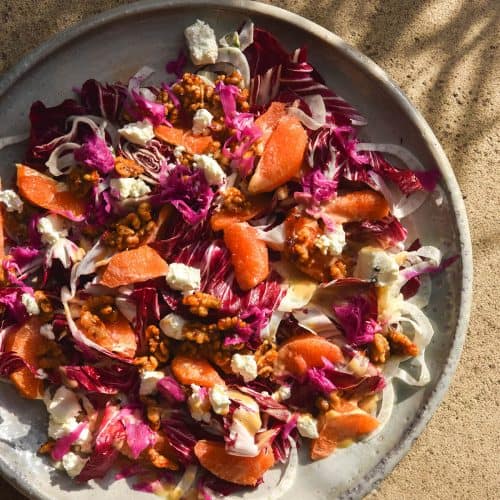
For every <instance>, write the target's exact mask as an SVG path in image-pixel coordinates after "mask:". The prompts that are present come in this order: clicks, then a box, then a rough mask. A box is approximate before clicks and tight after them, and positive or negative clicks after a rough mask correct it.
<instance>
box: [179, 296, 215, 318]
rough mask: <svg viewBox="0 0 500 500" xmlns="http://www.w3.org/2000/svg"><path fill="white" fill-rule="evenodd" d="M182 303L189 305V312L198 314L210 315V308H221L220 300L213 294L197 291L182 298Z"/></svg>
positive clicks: (202, 315)
mask: <svg viewBox="0 0 500 500" xmlns="http://www.w3.org/2000/svg"><path fill="white" fill-rule="evenodd" d="M182 303H183V304H184V305H185V306H188V307H189V312H190V313H191V314H195V315H196V316H201V317H205V316H208V311H209V309H219V307H220V300H219V299H218V298H217V297H214V296H213V295H210V294H208V293H203V292H195V293H193V294H191V295H187V296H186V297H184V298H183V299H182Z"/></svg>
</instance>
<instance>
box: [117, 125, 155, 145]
mask: <svg viewBox="0 0 500 500" xmlns="http://www.w3.org/2000/svg"><path fill="white" fill-rule="evenodd" d="M118 132H119V133H120V135H121V136H122V137H125V139H127V141H130V142H132V143H134V144H138V145H139V146H145V145H146V144H147V143H148V142H149V141H150V140H151V139H153V138H154V136H155V132H154V129H153V125H152V124H151V123H150V122H149V121H148V120H143V121H142V122H134V123H127V124H126V125H124V126H123V128H120V129H118Z"/></svg>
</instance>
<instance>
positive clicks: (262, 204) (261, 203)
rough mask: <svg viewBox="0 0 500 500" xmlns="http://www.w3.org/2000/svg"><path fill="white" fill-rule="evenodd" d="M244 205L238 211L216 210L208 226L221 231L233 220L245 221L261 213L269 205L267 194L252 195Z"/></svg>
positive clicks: (232, 222)
mask: <svg viewBox="0 0 500 500" xmlns="http://www.w3.org/2000/svg"><path fill="white" fill-rule="evenodd" d="M247 201H248V206H246V207H245V208H244V209H243V210H241V211H240V212H229V211H227V210H221V211H220V212H216V213H214V214H213V215H212V217H211V218H210V226H212V229H213V230H214V231H222V230H223V229H224V228H225V227H227V226H230V225H231V224H234V223H235V222H246V221H247V220H250V219H253V218H254V217H256V216H257V215H259V214H260V213H262V212H263V211H264V210H265V209H266V208H267V207H268V205H269V202H270V199H269V197H267V196H253V197H251V198H249V199H248V200H247Z"/></svg>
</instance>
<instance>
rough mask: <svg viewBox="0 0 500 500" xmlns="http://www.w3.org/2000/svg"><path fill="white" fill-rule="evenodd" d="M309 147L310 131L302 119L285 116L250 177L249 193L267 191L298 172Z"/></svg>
mask: <svg viewBox="0 0 500 500" xmlns="http://www.w3.org/2000/svg"><path fill="white" fill-rule="evenodd" d="M306 148H307V134H306V131H305V130H304V127H302V125H301V124H300V121H299V120H298V119H297V118H295V117H293V116H288V115H286V116H283V117H282V118H281V119H280V120H279V122H278V125H277V126H276V128H275V129H274V131H273V132H272V134H271V137H270V138H269V140H268V141H267V144H266V147H265V149H264V153H263V154H262V157H261V158H260V160H259V163H258V164H257V168H256V169H255V173H254V174H253V176H252V178H251V179H250V183H249V185H248V190H249V191H250V193H253V194H256V193H268V192H270V191H273V190H274V189H276V188H277V187H279V186H281V185H282V184H283V183H285V182H287V181H289V180H290V179H291V178H292V177H294V176H295V175H297V174H298V172H299V170H300V167H301V166H302V162H303V160H304V153H305V151H306Z"/></svg>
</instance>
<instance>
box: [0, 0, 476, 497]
mask: <svg viewBox="0 0 500 500" xmlns="http://www.w3.org/2000/svg"><path fill="white" fill-rule="evenodd" d="M247 17H251V18H252V19H253V20H254V21H255V23H256V24H257V25H259V26H262V27H264V28H266V29H269V30H270V31H272V32H273V33H274V34H275V35H277V36H278V37H279V38H280V39H281V40H282V41H283V43H284V44H285V45H286V47H287V48H288V49H292V48H295V47H297V46H300V45H304V44H305V45H307V46H308V47H309V53H310V61H311V62H312V63H313V64H314V65H315V66H316V67H317V68H318V69H319V70H320V72H321V73H322V75H323V76H324V77H325V79H326V81H327V83H328V84H329V85H330V86H331V87H332V88H333V89H334V90H335V91H336V92H337V93H339V94H340V95H341V96H343V97H344V98H346V99H347V100H348V101H349V102H351V103H352V104H353V105H355V106H356V107H357V108H358V109H359V110H360V111H361V112H362V114H364V115H365V116H366V117H367V118H368V122H369V123H368V126H367V127H365V128H364V130H363V132H362V134H361V137H362V138H363V139H368V140H372V141H376V142H391V143H398V144H399V143H401V144H403V145H404V146H405V147H407V148H408V149H410V150H411V151H412V152H414V153H415V154H416V155H417V156H418V157H419V158H420V160H421V161H422V163H423V164H424V165H428V166H429V167H438V168H439V169H440V171H441V173H442V181H441V187H442V190H443V194H444V201H443V203H442V204H441V205H438V204H436V203H435V202H434V201H433V199H432V198H429V200H428V202H427V203H426V204H425V205H424V206H422V207H421V208H420V209H419V210H418V211H417V212H416V213H415V214H413V215H412V216H411V217H410V218H409V219H410V220H408V221H406V224H407V225H408V226H409V227H410V228H413V230H414V231H415V232H416V233H418V235H419V236H420V239H421V241H422V242H424V243H426V244H433V245H436V246H438V247H440V248H441V249H442V250H443V252H444V253H446V254H448V255H452V254H460V256H461V259H460V260H459V261H458V262H457V263H456V264H455V265H454V266H452V267H450V268H448V269H447V271H446V272H445V273H443V274H441V275H439V276H437V277H435V278H434V280H433V294H432V298H431V301H430V305H429V306H428V308H427V309H426V313H427V314H428V316H429V318H430V319H431V321H432V323H433V325H434V327H435V329H436V334H435V336H434V338H433V340H432V343H431V345H430V346H429V347H428V349H427V351H426V359H427V362H428V365H429V369H430V372H431V376H432V380H431V382H430V383H429V385H427V386H426V387H424V388H421V389H417V388H408V387H405V386H404V385H403V384H399V383H397V384H396V395H397V404H396V406H395V408H394V413H393V415H392V417H391V421H390V422H389V424H388V425H387V426H386V428H385V429H384V431H383V432H382V433H381V434H379V435H378V436H377V437H376V438H375V439H373V440H372V441H367V442H363V443H358V444H356V445H353V446H351V447H349V448H347V449H343V450H339V451H338V452H337V453H335V454H334V455H333V456H331V457H329V458H328V459H327V460H323V461H320V462H315V463H310V462H309V460H308V458H307V454H306V450H305V449H303V450H302V452H301V454H300V458H299V463H300V467H299V472H298V475H297V479H296V482H295V485H294V488H293V493H292V492H289V493H285V494H284V495H282V496H281V497H282V498H284V499H285V498H292V497H294V498H305V499H317V500H321V499H333V498H341V499H350V498H353V499H354V498H361V497H363V495H365V494H367V493H368V492H369V491H370V490H372V489H373V488H374V487H375V486H376V484H377V483H378V482H379V481H381V480H382V479H383V478H384V477H385V476H386V475H387V474H389V473H390V472H391V470H392V469H393V468H394V466H395V465H396V464H397V462H398V461H399V460H401V458H402V457H403V456H404V455H405V454H406V453H407V452H408V450H409V448H410V446H411V445H412V443H413V441H414V440H415V439H416V438H417V436H418V435H419V434H420V432H421V431H422V430H423V428H424V426H425V425H426V424H427V422H428V420H429V419H430V417H431V416H432V414H433V413H434V411H435V409H436V407H437V405H438V404H439V403H440V401H441V400H442V398H443V396H444V394H445V392H446V390H447V388H448V385H449V383H450V380H451V377H452V375H453V372H454V371H455V368H456V365H457V363H458V360H459V357H460V352H461V348H462V344H463V342H464V338H465V333H466V329H467V323H468V318H469V310H470V304H471V290H472V255H471V243H470V236H469V229H468V225H467V218H466V214H465V208H464V205H463V202H462V196H461V193H460V190H459V187H458V184H457V181H456V179H455V176H454V174H453V170H452V168H451V166H450V164H449V162H448V160H447V159H446V156H445V154H444V152H443V150H442V148H441V146H440V145H439V143H438V141H437V139H436V137H435V136H434V134H433V133H432V131H431V129H430V127H429V125H428V124H427V123H426V121H425V120H424V119H423V118H422V116H421V115H420V114H419V113H418V111H416V110H415V109H414V108H413V106H412V105H411V104H410V102H409V101H408V100H407V98H406V97H405V96H404V94H403V93H402V92H401V90H400V89H399V88H398V87H397V86H396V85H395V84H394V83H393V82H392V81H391V80H390V79H389V77H388V76H387V75H386V74H385V73H384V72H383V71H382V70H381V69H380V68H379V67H378V66H377V65H376V64H375V63H373V62H372V61H371V60H370V59H368V58H367V57H365V56H363V55H362V54H360V53H359V52H358V51H356V50H355V49H353V48H352V47H350V46H349V45H347V44H346V43H345V42H343V41H342V40H341V39H340V38H338V37H337V36H335V35H334V34H332V33H330V32H329V31H327V30H325V29H324V28H322V27H320V26H318V25H317V24H315V23H312V22H311V21H308V20H306V19H304V18H302V17H300V16H298V15H295V14H292V13H290V12H287V11H284V10H282V9H279V8H276V7H272V6H269V5H264V4H260V3H254V2H247V1H237V0H226V1H223V0H218V1H208V2H199V1H186V0H170V1H146V2H140V3H136V4H131V5H126V6H123V7H120V8H117V9H114V10H111V11H108V12H105V13H103V14H101V15H99V16H97V17H94V18H91V19H89V20H86V21H85V22H83V23H80V24H78V25H77V26H75V27H73V28H72V29H70V30H67V31H65V32H63V33H61V34H59V35H58V36H56V37H54V38H52V39H51V40H49V41H48V42H46V43H45V44H43V45H42V46H41V47H39V48H38V49H37V50H35V51H33V52H32V53H31V54H29V55H28V56H27V57H25V58H24V59H23V60H22V61H21V62H20V63H19V64H18V65H17V66H15V67H14V68H13V69H12V70H11V71H10V72H8V73H7V74H5V75H4V76H3V78H2V79H1V80H0V116H2V120H1V121H0V136H4V135H13V134H17V133H22V132H25V131H26V130H27V129H28V120H27V118H28V112H29V107H30V105H31V103H32V102H33V101H35V100H37V99H41V100H43V101H44V102H45V103H47V104H48V105H55V104H56V103H58V102H59V101H61V100H62V99H63V98H65V97H70V96H71V88H72V87H74V86H78V85H79V84H81V83H82V82H83V81H85V80H86V79H87V78H97V79H99V80H108V81H114V80H119V79H121V80H126V79H127V78H128V77H129V76H130V75H132V74H133V73H134V72H135V71H136V70H137V69H138V68H139V67H140V66H142V65H145V64H147V65H148V66H152V67H153V68H155V69H156V70H157V75H158V77H157V78H158V80H160V79H161V78H164V77H165V75H164V73H163V68H164V64H165V61H167V60H168V59H171V58H173V57H174V56H175V55H176V54H177V51H178V49H179V46H180V45H181V44H182V43H183V29H184V27H185V26H187V25H188V24H190V23H192V22H193V21H194V20H195V19H196V18H201V19H204V20H206V21H208V22H209V23H210V24H211V25H212V26H213V27H214V28H215V30H216V32H217V33H219V34H223V33H225V32H227V31H229V30H230V29H234V27H235V26H237V25H239V24H240V23H241V22H242V20H244V19H245V18H247ZM22 157H23V145H19V146H15V147H11V148H7V149H5V150H3V151H0V174H1V177H2V180H3V182H4V184H8V183H9V181H11V180H12V176H13V173H14V168H13V164H14V162H15V161H18V160H19V159H21V158H22ZM46 429H47V417H46V416H45V409H44V407H43V404H42V403H41V402H39V401H35V402H33V401H26V400H23V399H21V398H20V397H18V396H17V394H16V393H15V391H14V390H13V389H12V387H10V386H9V385H8V384H0V470H1V473H2V474H3V475H4V476H5V477H6V478H7V479H8V480H9V481H10V482H11V483H12V484H13V485H14V486H15V487H17V488H18V489H19V490H20V491H22V492H23V493H24V494H26V495H27V496H29V497H31V498H43V499H47V500H49V499H50V500H57V499H63V498H66V497H67V496H68V494H70V495H71V498H72V499H73V500H83V499H90V498H92V497H95V496H96V494H97V495H99V498H100V499H103V500H106V499H114V498H123V497H125V496H127V497H129V498H130V497H133V498H142V497H144V498H151V496H150V495H147V494H144V493H139V492H135V491H132V490H131V489H130V484H128V483H127V482H126V481H124V480H121V481H118V482H113V481H111V480H110V481H99V482H91V484H89V485H76V484H75V483H73V482H72V481H71V480H69V479H68V478H67V477H66V476H65V475H64V474H62V473H60V472H58V471H56V470H54V469H53V468H52V467H51V466H50V465H49V464H48V463H47V462H45V461H44V460H43V459H41V458H39V457H37V456H36V449H37V447H38V446H39V445H40V444H41V443H42V442H44V440H45V439H46ZM276 476H277V473H271V474H269V477H268V476H266V483H267V484H268V486H267V488H266V487H264V489H263V490H261V491H258V492H257V493H256V494H252V495H251V497H254V496H258V497H260V498H266V499H270V498H280V491H279V490H277V489H276V488H273V483H274V484H275V480H276Z"/></svg>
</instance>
